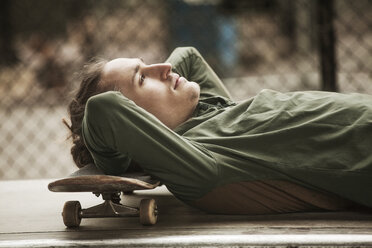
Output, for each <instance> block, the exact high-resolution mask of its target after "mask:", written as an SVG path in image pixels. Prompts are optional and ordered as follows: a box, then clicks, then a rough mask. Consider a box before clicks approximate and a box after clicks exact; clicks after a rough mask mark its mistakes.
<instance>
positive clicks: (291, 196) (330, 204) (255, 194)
mask: <svg viewBox="0 0 372 248" xmlns="http://www.w3.org/2000/svg"><path fill="white" fill-rule="evenodd" d="M191 205H193V206H194V207H197V208H199V209H201V210H204V211H206V212H210V213H219V214H252V215H254V214H278V213H290V212H310V211H321V210H323V211H324V210H326V211H340V210H347V209H350V208H353V207H355V206H356V204H355V203H353V202H351V201H348V200H345V199H342V198H340V197H338V196H336V195H333V194H329V193H324V192H320V191H315V190H311V189H308V188H305V187H303V186H300V185H297V184H294V183H292V182H287V181H279V180H277V181H275V180H270V181H254V182H239V183H233V184H228V185H224V186H221V187H218V188H216V189H214V190H213V191H211V192H209V193H208V194H207V195H205V196H204V197H202V198H201V199H199V200H197V201H195V202H194V203H192V204H191Z"/></svg>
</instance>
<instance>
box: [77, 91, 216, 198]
mask: <svg viewBox="0 0 372 248" xmlns="http://www.w3.org/2000/svg"><path fill="white" fill-rule="evenodd" d="M82 131H83V137H84V141H85V143H86V145H87V148H88V149H89V151H90V152H91V154H92V156H93V158H94V161H95V164H96V166H98V167H99V168H100V169H102V170H103V171H104V172H105V173H106V174H113V175H118V174H121V173H124V172H125V171H126V169H127V168H128V165H129V161H130V160H131V159H133V160H134V161H136V162H137V163H139V164H140V165H141V167H142V168H143V169H144V171H145V172H147V173H149V174H151V175H153V176H155V177H158V178H160V179H161V180H162V182H163V183H164V184H165V185H167V187H168V188H169V189H170V190H171V191H172V192H173V193H177V192H180V194H181V195H182V197H183V200H190V199H196V198H197V197H200V196H201V195H200V194H202V193H205V192H200V188H201V186H202V188H205V189H206V190H207V189H209V188H210V187H211V185H210V183H211V182H212V183H214V182H215V180H214V178H215V177H216V176H217V173H218V171H217V168H216V164H215V160H214V158H213V157H212V156H211V155H210V154H209V152H208V151H206V150H205V148H203V147H202V146H200V145H198V144H197V143H195V142H192V141H189V140H187V139H185V138H183V137H182V136H180V135H178V134H176V133H175V132H173V131H172V130H171V129H169V128H168V127H166V126H165V125H164V124H163V123H161V122H160V121H159V120H158V119H157V118H156V117H155V116H153V115H152V114H150V113H148V112H147V111H145V110H144V109H142V108H140V107H138V106H137V105H136V104H135V103H134V102H133V101H131V100H129V99H128V98H126V97H125V96H123V95H122V94H121V93H119V92H113V91H111V92H105V93H102V94H99V95H96V96H93V97H91V98H89V100H88V102H87V105H86V109H85V116H84V120H83V125H82ZM181 192H182V193H181Z"/></svg>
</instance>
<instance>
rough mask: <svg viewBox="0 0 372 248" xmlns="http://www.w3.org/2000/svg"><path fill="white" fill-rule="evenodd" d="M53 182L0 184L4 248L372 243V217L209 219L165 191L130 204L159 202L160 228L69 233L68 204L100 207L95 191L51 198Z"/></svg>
mask: <svg viewBox="0 0 372 248" xmlns="http://www.w3.org/2000/svg"><path fill="white" fill-rule="evenodd" d="M51 181H52V180H22V181H1V182H0V196H1V201H0V247H78V246H79V247H80V246H92V247H179V246H182V247H201V246H202V247H231V246H234V247H268V246H270V247H310V246H318V247H319V246H322V247H327V246H328V247H330V246H343V247H356V246H358V247H371V246H372V214H368V213H353V212H339V213H305V214H304V213H296V214H283V215H266V216H241V215H240V216H228V215H211V214H205V213H203V212H200V211H198V210H195V209H192V208H190V207H188V206H186V205H184V204H183V203H181V202H180V201H178V200H177V199H175V198H174V197H173V196H172V195H171V194H170V193H169V192H168V191H167V189H166V188H165V187H164V186H162V187H159V188H157V189H155V190H148V191H137V192H135V194H134V195H130V196H126V197H127V198H125V199H126V200H124V202H126V203H129V204H131V205H136V204H137V203H138V202H139V200H140V199H141V198H144V197H146V198H155V199H156V200H157V203H158V208H159V219H158V223H157V224H156V225H154V226H150V227H149V226H142V225H141V224H140V223H139V219H138V218H136V217H125V218H106V219H83V220H82V223H81V227H80V228H79V229H66V228H65V226H64V224H63V222H62V217H61V211H62V207H63V204H64V202H65V201H68V200H79V201H80V202H81V205H82V207H83V208H87V207H90V206H92V205H95V204H98V203H101V199H100V198H97V197H95V196H94V195H93V194H91V193H52V192H49V191H48V189H47V185H48V183H49V182H51Z"/></svg>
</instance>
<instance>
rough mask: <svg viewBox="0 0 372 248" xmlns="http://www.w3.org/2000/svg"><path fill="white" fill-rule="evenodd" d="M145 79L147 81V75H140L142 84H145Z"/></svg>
mask: <svg viewBox="0 0 372 248" xmlns="http://www.w3.org/2000/svg"><path fill="white" fill-rule="evenodd" d="M143 81H145V75H141V76H140V85H142V84H143Z"/></svg>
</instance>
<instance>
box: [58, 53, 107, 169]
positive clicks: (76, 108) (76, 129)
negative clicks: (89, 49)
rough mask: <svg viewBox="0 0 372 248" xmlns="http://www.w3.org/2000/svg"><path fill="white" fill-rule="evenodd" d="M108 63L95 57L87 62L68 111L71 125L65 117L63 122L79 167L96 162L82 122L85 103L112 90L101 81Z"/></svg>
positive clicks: (73, 155)
mask: <svg viewBox="0 0 372 248" xmlns="http://www.w3.org/2000/svg"><path fill="white" fill-rule="evenodd" d="M106 63H107V60H104V59H93V60H91V61H90V62H89V63H88V64H86V65H85V66H84V67H83V69H82V71H81V73H80V78H81V83H80V87H79V88H78V89H77V91H76V93H75V96H74V98H73V99H72V101H71V102H70V104H69V105H68V113H69V116H70V119H71V125H69V124H68V123H67V121H66V120H65V119H62V121H63V123H64V124H65V125H66V126H67V127H68V129H70V131H71V135H70V136H69V138H70V137H71V138H72V142H73V145H72V147H71V155H72V158H73V160H74V162H75V164H76V165H77V167H79V168H82V167H84V166H85V165H87V164H90V163H94V161H93V158H92V156H91V155H90V153H89V151H88V149H87V148H86V146H85V144H84V140H83V138H82V132H81V130H82V129H81V124H82V121H83V118H84V111H85V105H86V103H87V101H88V99H89V98H90V97H91V96H94V95H97V94H99V93H102V92H104V91H107V90H110V89H108V86H104V85H103V84H102V81H101V74H102V70H103V67H104V66H105V64H106Z"/></svg>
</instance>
